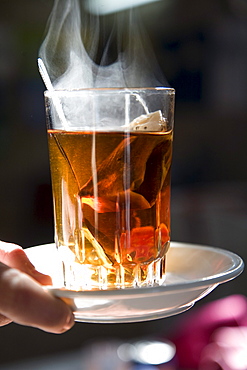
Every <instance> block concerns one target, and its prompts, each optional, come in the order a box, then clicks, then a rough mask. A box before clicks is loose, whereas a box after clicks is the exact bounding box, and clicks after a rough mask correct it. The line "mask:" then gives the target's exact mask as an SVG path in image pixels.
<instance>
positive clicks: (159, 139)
mask: <svg viewBox="0 0 247 370" xmlns="http://www.w3.org/2000/svg"><path fill="white" fill-rule="evenodd" d="M129 129H130V131H148V132H149V131H162V130H163V131H164V130H165V129H166V120H165V119H164V118H163V117H162V114H161V112H160V111H156V112H153V113H150V114H148V115H142V116H140V117H138V118H136V119H135V120H134V121H132V122H131V123H130V125H129ZM164 140H165V138H164V137H163V135H133V136H132V135H130V136H127V137H126V138H125V139H124V140H123V141H122V142H121V143H120V144H119V145H118V146H117V147H116V149H115V150H114V151H113V152H112V153H111V154H110V155H109V156H108V157H107V158H106V159H105V160H104V161H103V162H102V163H101V164H100V165H99V167H98V170H97V176H96V178H97V181H98V182H97V197H95V196H94V186H95V184H94V181H93V180H94V179H93V178H92V177H91V178H90V179H89V180H88V182H87V183H86V184H85V185H84V186H83V187H82V188H81V189H80V191H79V196H80V198H81V202H82V203H84V204H87V205H89V206H90V207H91V208H93V209H95V210H96V211H97V212H99V213H105V212H115V210H116V201H118V203H119V205H120V207H123V208H124V207H125V205H126V202H128V206H129V207H130V209H136V210H138V209H147V208H150V207H151V206H152V205H153V203H154V202H155V200H156V197H157V195H158V192H159V191H160V189H161V187H162V184H163V181H164V178H163V177H164V176H163V175H162V173H163V172H164V171H162V170H161V167H163V166H164V163H163V161H164V152H165V150H166V149H167V148H165V145H164ZM153 163H155V165H153Z"/></svg>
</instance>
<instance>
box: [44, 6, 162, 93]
mask: <svg viewBox="0 0 247 370" xmlns="http://www.w3.org/2000/svg"><path fill="white" fill-rule="evenodd" d="M116 1H117V0H116ZM82 4H83V2H81V1H80V0H55V3H54V7H53V10H52V13H51V15H50V19H49V22H48V31H47V34H46V37H45V40H44V42H43V44H42V46H41V48H40V53H39V56H40V58H41V59H42V60H43V63H44V65H45V67H46V69H47V72H48V75H49V77H50V80H51V83H52V86H53V88H54V89H56V90H57V89H82V88H93V87H129V88H131V87H156V86H165V85H166V82H165V80H164V78H163V77H162V74H161V72H160V70H159V69H158V67H157V63H156V61H155V58H154V57H153V55H152V52H151V48H150V47H149V46H147V44H148V42H147V37H146V35H145V34H144V31H143V30H142V28H141V26H140V22H139V21H138V19H137V15H136V14H135V13H134V11H133V10H132V11H130V12H128V13H127V12H123V13H119V14H116V15H115V18H114V19H113V18H112V17H111V18H108V19H106V21H105V20H104V17H99V16H93V15H92V14H89V13H86V12H85V11H81V10H82ZM104 22H106V23H104ZM109 23H112V27H111V30H110V31H109ZM107 28H108V30H107V31H109V32H108V34H107V32H106V34H105V33H104V32H103V31H104V30H105V29H107ZM154 71H155V72H157V71H158V77H157V75H156V74H155V73H154Z"/></svg>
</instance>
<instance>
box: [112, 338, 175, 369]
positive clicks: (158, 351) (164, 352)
mask: <svg viewBox="0 0 247 370" xmlns="http://www.w3.org/2000/svg"><path fill="white" fill-rule="evenodd" d="M175 352H176V349H175V346H174V345H173V344H172V343H170V342H159V341H139V342H136V343H134V344H129V343H125V344H122V345H121V346H119V348H118V356H119V357H120V358H121V360H123V361H135V362H138V363H141V364H146V365H159V364H164V363H167V362H169V361H171V360H172V359H173V357H174V356H175Z"/></svg>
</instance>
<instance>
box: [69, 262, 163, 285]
mask: <svg viewBox="0 0 247 370" xmlns="http://www.w3.org/2000/svg"><path fill="white" fill-rule="evenodd" d="M165 260H166V256H163V257H162V258H160V259H158V260H156V261H153V262H151V263H150V264H138V265H128V266H123V265H121V264H119V265H117V266H112V267H110V268H109V267H104V266H102V265H101V266H93V265H89V264H80V263H77V262H74V261H69V260H68V259H64V258H63V260H62V265H63V277H64V287H65V288H66V289H69V290H76V291H81V290H95V289H97V290H108V289H123V288H137V287H145V286H150V287H153V286H159V285H162V284H163V283H164V281H165Z"/></svg>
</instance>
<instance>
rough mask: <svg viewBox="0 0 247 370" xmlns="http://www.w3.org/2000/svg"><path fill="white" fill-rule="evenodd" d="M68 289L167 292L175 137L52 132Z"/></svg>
mask: <svg viewBox="0 0 247 370" xmlns="http://www.w3.org/2000/svg"><path fill="white" fill-rule="evenodd" d="M48 138H49V151H50V162H51V175H52V186H53V199H54V211H55V235H56V244H57V247H58V250H59V252H60V254H61V256H62V260H63V270H64V281H65V283H66V288H68V289H75V290H84V289H114V288H121V287H122V288H123V287H136V286H148V285H152V286H153V285H155V284H161V283H162V282H163V281H164V278H165V256H166V252H167V250H168V248H169V243H170V168H171V156H172V131H169V132H158V133H157V132H152V133H150V132H127V133H126V132H83V131H71V132H70V131H59V130H48Z"/></svg>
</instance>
